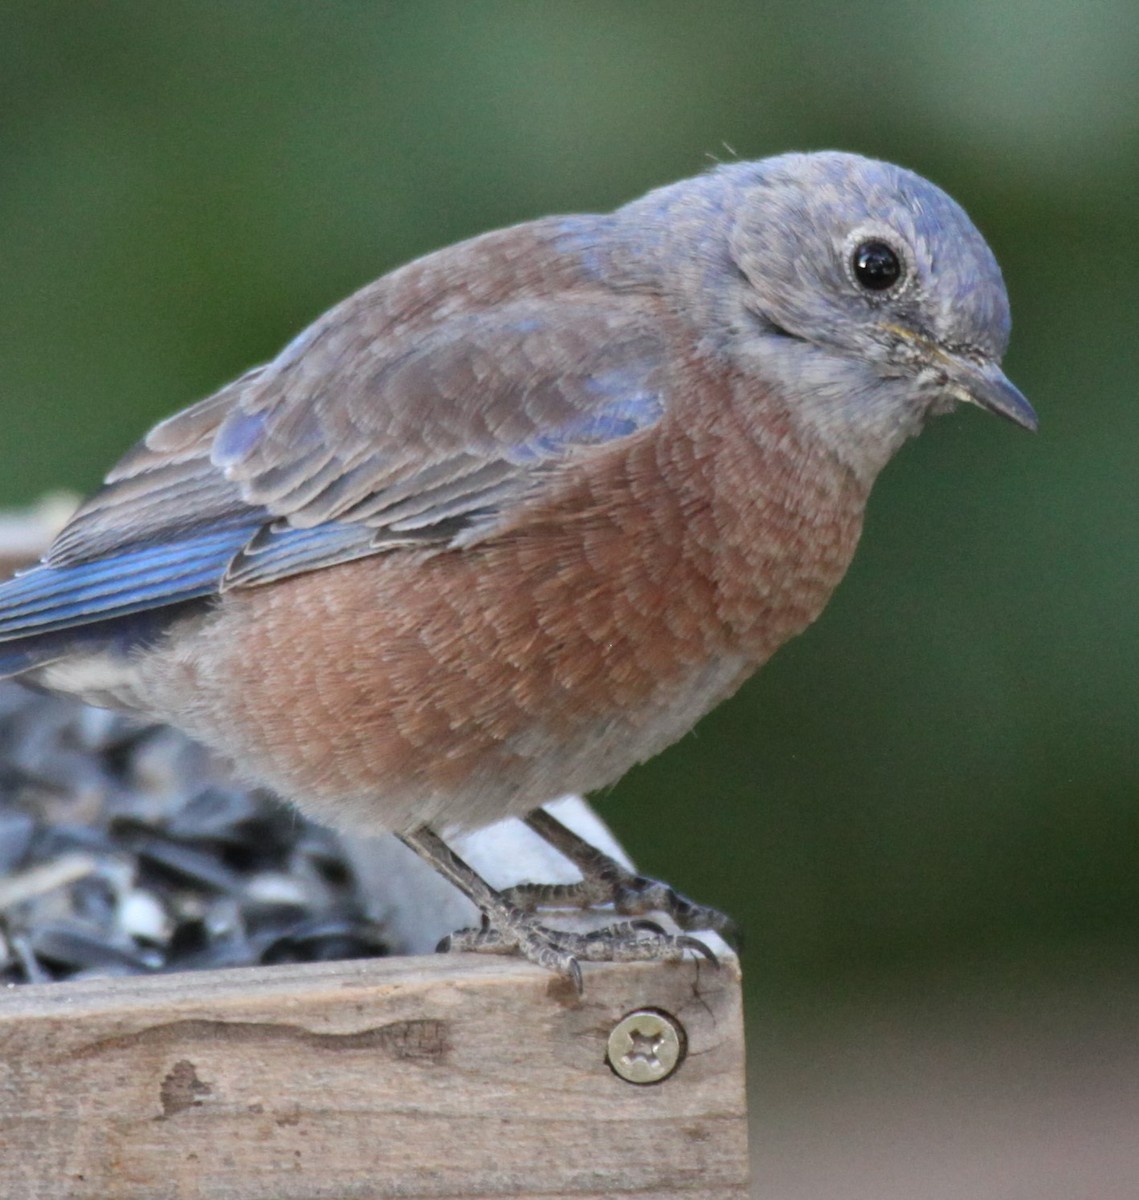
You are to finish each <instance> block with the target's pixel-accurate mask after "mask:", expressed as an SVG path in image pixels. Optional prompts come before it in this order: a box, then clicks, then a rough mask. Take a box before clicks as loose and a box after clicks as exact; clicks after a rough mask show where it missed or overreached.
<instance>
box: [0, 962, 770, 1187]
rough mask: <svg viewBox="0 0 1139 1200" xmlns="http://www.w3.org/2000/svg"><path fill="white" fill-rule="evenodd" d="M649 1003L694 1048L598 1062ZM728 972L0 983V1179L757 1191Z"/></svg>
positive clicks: (394, 968)
mask: <svg viewBox="0 0 1139 1200" xmlns="http://www.w3.org/2000/svg"><path fill="white" fill-rule="evenodd" d="M643 1007H650V1008H656V1009H660V1010H663V1011H664V1012H667V1013H669V1014H671V1015H672V1016H673V1017H675V1018H676V1019H677V1020H678V1021H679V1022H680V1024H681V1025H682V1026H683V1029H684V1032H685V1034H686V1035H687V1042H688V1052H687V1057H686V1058H685V1059H684V1061H683V1062H682V1064H681V1066H680V1067H679V1068H678V1070H677V1071H676V1072H675V1073H674V1074H673V1075H672V1076H671V1077H670V1078H668V1079H666V1080H665V1081H664V1082H662V1083H658V1084H655V1085H650V1086H637V1085H634V1084H630V1083H627V1082H625V1081H624V1080H623V1079H621V1078H619V1077H618V1076H617V1075H616V1074H615V1073H614V1072H613V1071H612V1070H611V1069H610V1068H609V1066H608V1065H607V1062H606V1042H607V1038H608V1035H609V1033H610V1031H611V1030H612V1028H613V1026H614V1025H615V1024H616V1023H617V1021H618V1020H620V1018H621V1017H622V1016H623V1015H624V1014H626V1013H627V1012H629V1011H631V1010H633V1009H637V1008H643ZM743 1064H744V1054H743V1030H742V1020H741V1003H740V987H739V970H738V965H737V963H736V961H735V959H734V958H730V957H729V958H728V959H727V960H726V961H725V963H724V964H723V965H722V966H721V967H720V968H719V969H718V970H717V969H714V968H711V967H710V966H709V965H708V964H707V963H696V962H685V963H681V964H614V965H604V966H587V967H586V968H585V994H584V996H582V997H580V998H579V997H577V996H575V995H574V994H573V993H572V991H571V990H569V989H568V988H567V987H566V986H565V985H564V984H563V983H562V982H561V981H560V980H558V979H556V978H554V977H551V976H550V975H548V974H547V973H545V972H543V971H541V970H539V969H537V968H535V967H532V966H530V965H528V964H526V963H524V962H520V961H516V960H513V959H484V958H478V957H473V956H467V955H455V956H453V957H447V956H432V957H427V958H391V959H381V960H373V961H366V962H349V963H321V964H307V965H302V966H284V967H259V968H248V969H246V968H241V969H234V970H228V971H212V972H202V973H198V974H181V975H165V976H158V977H148V978H129V979H118V980H100V981H84V982H76V983H59V984H51V985H44V986H25V987H17V988H10V989H8V990H6V991H4V992H3V993H0V1195H3V1196H6V1197H7V1196H11V1197H21V1198H27V1200H57V1198H58V1200H65V1198H66V1200H87V1198H88V1197H89V1198H91V1200H165V1198H167V1197H169V1198H170V1200H198V1198H202V1200H206V1198H208V1200H349V1198H351V1200H365V1198H366V1200H373V1198H380V1197H395V1196H399V1197H437V1198H439V1197H442V1198H449V1197H450V1198H458V1197H463V1198H465V1200H470V1198H472V1197H485V1198H489V1197H544V1198H545V1200H555V1198H558V1197H564V1198H567V1200H568V1198H569V1197H574V1198H575V1200H584V1198H588V1197H597V1198H600V1197H602V1196H612V1195H614V1194H620V1195H622V1196H625V1197H649V1196H657V1197H668V1196H683V1197H686V1198H688V1200H697V1198H699V1200H713V1198H714V1200H727V1198H728V1197H732V1198H734V1200H740V1198H742V1197H744V1196H746V1194H747V1180H746V1175H747V1146H746V1137H747V1134H746V1113H745V1100H744V1082H743Z"/></svg>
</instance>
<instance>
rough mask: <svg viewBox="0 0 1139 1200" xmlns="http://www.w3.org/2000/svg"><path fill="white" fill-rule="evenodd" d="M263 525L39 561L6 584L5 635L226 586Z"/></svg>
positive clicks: (0, 631) (2, 590)
mask: <svg viewBox="0 0 1139 1200" xmlns="http://www.w3.org/2000/svg"><path fill="white" fill-rule="evenodd" d="M256 529H257V526H256V525H251V526H246V527H244V528H236V529H235V528H233V527H229V528H226V529H222V530H211V531H208V532H205V533H200V534H198V535H196V536H193V537H187V538H183V539H181V540H179V541H176V542H171V543H169V544H167V545H157V546H144V547H141V548H135V549H130V550H125V551H123V552H121V553H118V554H111V555H108V556H107V557H105V558H101V559H96V560H95V561H94V562H90V563H77V564H73V565H69V566H59V567H55V566H47V565H43V566H38V567H33V568H32V569H31V570H30V571H27V572H25V573H24V574H23V575H17V576H16V577H15V578H14V579H10V580H8V581H7V582H6V583H3V584H0V641H11V640H13V639H17V638H26V637H35V636H38V635H40V634H44V633H51V632H54V631H56V630H60V629H68V628H71V627H73V626H78V625H87V624H90V623H92V622H96V621H98V622H102V621H108V620H111V619H113V618H117V617H124V616H128V615H130V614H131V613H137V612H141V611H143V610H145V609H152V608H164V607H167V606H168V605H172V604H179V603H182V602H183V601H186V600H192V599H195V598H197V597H200V596H207V595H210V594H211V593H213V592H216V591H217V589H218V583H219V580H220V579H221V577H222V575H223V574H224V573H225V569H226V566H227V564H228V563H229V562H230V560H231V559H232V558H233V556H234V555H235V554H237V552H238V551H239V550H240V549H241V547H242V545H243V544H244V543H245V542H246V541H247V540H248V539H249V538H250V537H251V536H252V535H253V533H254V532H255V531H256Z"/></svg>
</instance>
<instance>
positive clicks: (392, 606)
mask: <svg viewBox="0 0 1139 1200" xmlns="http://www.w3.org/2000/svg"><path fill="white" fill-rule="evenodd" d="M516 568H517V564H512V565H511V567H510V569H509V571H508V570H507V567H506V566H505V565H504V564H502V563H500V562H496V561H492V560H488V559H487V557H486V556H481V557H480V556H476V555H474V554H472V553H471V552H470V551H465V552H464V553H462V554H458V555H453V556H451V555H440V556H438V557H435V558H432V559H428V560H426V561H425V562H422V563H420V564H408V565H407V566H405V565H404V564H403V563H402V562H401V561H399V560H395V559H392V560H383V559H370V560H362V561H360V562H357V563H351V564H346V565H343V566H340V567H337V568H336V569H335V570H330V571H324V572H314V573H312V574H309V575H303V576H298V577H295V578H293V579H288V580H284V581H282V582H281V583H279V584H275V585H273V586H270V587H265V588H260V589H252V590H250V591H248V592H238V593H231V594H229V595H227V596H225V597H224V598H223V599H222V601H221V603H220V605H219V606H218V608H217V610H216V611H215V613H214V614H213V615H211V616H210V617H209V618H207V619H206V620H205V621H203V622H200V623H199V624H198V625H197V626H196V627H192V628H187V629H184V630H182V631H180V632H179V634H178V635H177V636H174V637H172V638H170V639H169V641H168V642H167V643H166V644H165V646H163V647H161V648H159V649H157V650H155V651H152V652H149V653H148V654H147V655H146V656H144V657H143V658H142V659H141V660H139V662H138V664H137V670H138V676H139V686H140V688H141V690H142V691H143V693H144V694H145V696H146V698H147V706H148V707H149V708H150V709H151V710H152V711H154V712H156V713H157V714H159V715H161V716H163V717H164V718H165V719H167V720H169V721H171V722H172V723H174V724H176V725H179V726H181V727H183V728H185V729H187V730H188V731H189V732H191V733H192V734H194V735H196V736H198V737H199V738H201V739H202V740H203V741H205V742H206V743H207V744H208V745H210V746H211V747H213V748H214V749H216V750H218V751H220V752H222V753H223V754H225V755H226V756H227V757H229V758H231V759H232V760H233V761H234V762H235V764H236V765H237V767H238V769H239V770H240V771H241V772H242V773H243V774H245V775H246V776H248V777H250V778H252V779H254V780H257V781H260V782H262V783H265V784H267V785H269V786H271V787H273V788H274V789H275V790H277V791H278V792H280V793H281V794H282V795H284V796H286V797H288V798H290V799H292V800H294V801H296V802H297V803H298V804H299V805H300V806H301V807H302V808H304V809H305V810H306V811H309V812H310V813H312V814H313V815H315V816H317V817H318V818H322V819H326V820H329V821H330V822H333V823H336V824H340V825H350V826H354V827H357V828H362V829H379V828H385V829H394V830H397V831H398V830H402V829H406V828H410V827H414V826H417V825H419V824H423V823H436V824H440V825H446V826H456V827H461V826H469V827H477V826H480V825H483V824H487V823H489V822H491V821H494V820H497V819H500V818H502V817H504V816H509V815H516V814H521V813H523V812H527V811H529V810H531V809H533V808H535V807H536V806H537V805H539V804H541V803H543V802H545V801H547V800H550V799H553V798H554V797H556V796H558V795H561V794H563V793H565V792H569V791H576V792H585V791H590V790H593V789H595V788H598V787H603V786H606V785H608V784H610V783H612V782H614V781H615V780H616V779H618V778H619V777H620V776H621V775H622V774H624V772H625V771H626V770H628V768H629V767H631V766H632V765H634V764H635V763H637V762H640V761H643V760H644V759H646V758H649V757H651V756H652V755H653V754H655V753H657V752H658V751H659V750H662V749H663V748H664V747H665V746H667V745H669V744H670V743H672V742H674V741H675V740H676V739H677V738H679V737H681V736H683V734H684V733H686V732H687V731H688V730H689V729H690V728H691V727H692V725H693V724H694V723H695V722H696V721H697V720H698V719H699V717H701V716H702V715H703V714H704V713H705V712H707V711H708V710H709V709H710V708H712V707H713V706H714V705H715V704H716V703H717V702H718V701H719V700H721V699H722V698H723V697H724V696H726V695H728V694H729V693H730V692H732V691H734V690H735V688H736V687H737V686H738V685H739V683H740V682H742V680H743V679H744V678H745V677H746V676H747V675H748V674H749V673H750V671H751V669H753V668H754V666H755V665H757V659H756V657H755V654H754V652H753V651H746V652H745V651H743V650H740V649H739V648H736V647H732V646H730V645H729V644H726V643H725V641H724V630H723V629H722V627H720V625H719V623H718V622H717V620H716V619H715V616H714V613H713V612H712V611H711V609H710V608H708V607H707V606H702V605H700V604H693V603H692V601H691V598H689V600H688V601H687V602H685V603H684V604H679V603H678V600H677V594H676V590H675V585H676V583H677V580H676V579H675V578H669V579H667V580H664V579H662V580H661V582H660V584H659V585H658V587H657V594H654V595H647V594H644V589H643V588H641V589H640V592H641V594H640V595H637V596H635V597H634V598H632V599H631V598H630V596H629V589H628V588H627V587H623V586H621V583H620V580H614V581H612V582H611V583H610V584H607V585H606V586H605V587H602V586H601V585H600V584H599V583H598V582H597V581H594V582H593V583H591V584H587V581H586V580H585V579H584V578H579V579H577V580H576V581H574V580H568V581H567V580H566V579H565V578H564V575H565V572H564V571H560V572H557V573H555V574H556V576H557V578H553V579H551V578H547V579H546V580H542V579H534V578H530V579H529V581H528V582H527V583H526V584H519V583H518V582H516V581H517V580H520V579H525V578H526V575H525V572H521V573H519V572H518V571H517V569H516ZM488 572H489V574H488ZM495 579H497V580H499V581H500V585H499V586H493V585H492V582H491V581H492V580H495ZM575 585H576V586H575ZM564 587H568V588H569V589H570V590H569V592H568V593H567V594H566V596H562V597H560V598H559V597H557V596H555V594H554V593H556V592H557V591H559V590H560V589H561V588H564ZM670 593H671V595H670ZM575 598H576V599H575ZM779 634H780V635H781V636H775V637H774V642H775V644H777V643H778V642H779V641H782V640H783V637H784V636H786V631H783V630H780V631H779Z"/></svg>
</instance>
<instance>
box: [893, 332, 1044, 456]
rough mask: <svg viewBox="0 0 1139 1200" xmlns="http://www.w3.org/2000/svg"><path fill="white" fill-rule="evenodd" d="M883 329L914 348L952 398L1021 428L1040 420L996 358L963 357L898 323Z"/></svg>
mask: <svg viewBox="0 0 1139 1200" xmlns="http://www.w3.org/2000/svg"><path fill="white" fill-rule="evenodd" d="M885 329H886V331H887V332H888V333H891V334H893V335H895V336H896V337H901V338H903V339H904V340H905V341H906V342H909V343H910V345H911V346H913V347H915V348H916V349H917V352H918V355H919V356H920V359H921V360H922V361H923V362H924V363H925V364H926V365H927V366H928V367H930V368H932V369H933V371H934V372H935V373H936V375H937V376H938V383H939V385H940V387H941V388H943V389H944V390H945V391H947V392H948V393H949V394H950V395H951V396H953V398H954V399H956V400H964V401H965V402H966V403H968V404H975V405H977V407H978V408H983V409H986V410H987V411H988V412H991V413H996V414H997V416H998V417H1004V418H1005V420H1007V421H1011V422H1012V423H1013V424H1014V425H1019V426H1020V427H1021V429H1027V430H1029V431H1030V432H1032V433H1035V432H1036V429H1037V427H1038V426H1039V424H1040V421H1039V418H1038V417H1037V416H1036V411H1035V409H1033V407H1032V405H1031V404H1029V403H1028V401H1027V400H1026V399H1025V398H1024V396H1022V395H1021V393H1020V390H1019V389H1018V388H1017V387H1015V386H1014V385H1013V383H1012V382H1011V381H1010V380H1009V378H1008V376H1006V375H1005V373H1004V372H1003V371H1002V370H1001V369H1000V367H998V366H997V364H996V363H995V362H992V361H990V360H981V361H977V360H973V359H968V358H962V357H961V355H959V354H953V353H952V352H950V351H948V350H944V349H942V347H941V346H939V345H937V343H936V342H932V341H929V340H927V339H926V338H924V337H921V336H919V335H917V334H915V333H913V332H912V331H911V330H909V329H904V328H902V327H901V326H898V325H887V326H885Z"/></svg>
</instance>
